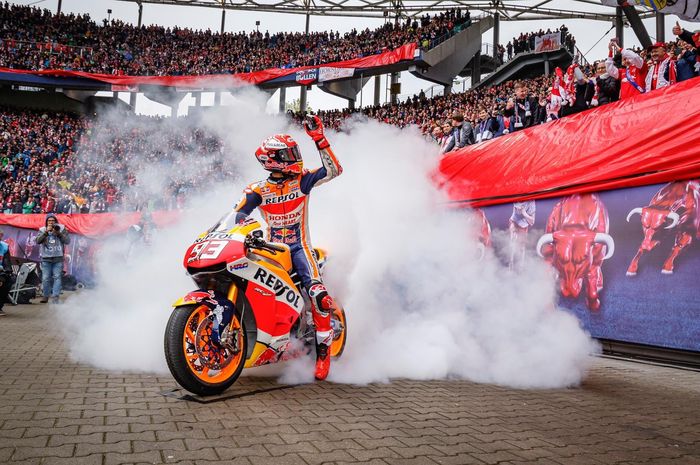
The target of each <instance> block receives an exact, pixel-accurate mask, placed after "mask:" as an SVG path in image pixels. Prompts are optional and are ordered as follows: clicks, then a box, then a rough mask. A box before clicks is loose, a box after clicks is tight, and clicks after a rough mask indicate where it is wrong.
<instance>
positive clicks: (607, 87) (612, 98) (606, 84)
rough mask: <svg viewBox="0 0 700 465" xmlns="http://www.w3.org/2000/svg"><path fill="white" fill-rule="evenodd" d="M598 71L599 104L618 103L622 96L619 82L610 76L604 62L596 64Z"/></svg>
mask: <svg viewBox="0 0 700 465" xmlns="http://www.w3.org/2000/svg"><path fill="white" fill-rule="evenodd" d="M595 70H596V74H597V77H596V89H597V98H596V101H597V104H598V105H606V104H608V103H611V102H616V101H617V99H618V98H619V96H620V86H619V81H618V80H617V79H615V78H614V77H612V76H610V74H608V72H607V69H606V67H605V62H604V61H599V62H597V63H596V64H595Z"/></svg>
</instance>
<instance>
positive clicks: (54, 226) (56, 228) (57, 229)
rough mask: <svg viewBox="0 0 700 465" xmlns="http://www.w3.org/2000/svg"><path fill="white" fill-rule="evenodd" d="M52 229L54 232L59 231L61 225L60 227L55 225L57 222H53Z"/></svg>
mask: <svg viewBox="0 0 700 465" xmlns="http://www.w3.org/2000/svg"><path fill="white" fill-rule="evenodd" d="M53 230H54V231H56V232H60V231H61V227H60V226H59V225H57V224H54V225H53Z"/></svg>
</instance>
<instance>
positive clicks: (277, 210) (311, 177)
mask: <svg viewBox="0 0 700 465" xmlns="http://www.w3.org/2000/svg"><path fill="white" fill-rule="evenodd" d="M319 153H320V155H321V162H322V164H323V166H322V167H321V168H317V169H315V170H310V171H309V170H304V172H303V173H301V174H297V175H287V176H285V177H283V178H275V177H272V176H270V177H269V178H267V179H266V180H265V181H260V182H256V183H253V184H251V185H250V186H248V187H247V188H246V189H245V191H244V196H243V198H242V199H241V200H240V201H239V202H238V204H237V205H236V207H235V210H236V211H237V212H238V214H237V215H236V222H240V221H243V220H244V219H245V218H246V217H247V216H248V215H250V214H251V213H252V212H253V210H255V208H259V209H260V212H261V213H262V215H263V218H264V220H265V222H267V225H268V237H269V240H270V241H272V242H281V243H283V244H287V245H288V246H289V248H290V251H291V254H292V264H293V267H294V271H296V272H297V274H298V275H299V277H300V279H301V284H302V286H303V287H304V288H305V289H306V291H307V293H308V294H309V298H310V300H311V304H312V307H313V310H314V323H315V325H316V339H317V343H319V344H326V345H330V342H331V338H332V332H331V326H330V310H331V309H332V308H333V301H332V299H331V297H330V296H329V295H328V292H327V291H326V288H325V286H324V285H323V282H322V281H321V276H320V274H319V269H318V264H317V263H316V258H315V257H314V254H313V247H312V245H311V236H310V235H309V221H308V216H309V213H308V211H309V195H310V193H311V190H312V189H313V188H314V187H317V186H320V185H321V184H323V183H325V182H328V181H330V180H331V179H333V178H335V177H337V176H339V175H340V173H342V172H343V168H342V167H341V166H340V163H338V160H337V158H336V157H335V154H334V153H333V151H332V150H331V148H330V147H327V148H324V149H321V150H319Z"/></svg>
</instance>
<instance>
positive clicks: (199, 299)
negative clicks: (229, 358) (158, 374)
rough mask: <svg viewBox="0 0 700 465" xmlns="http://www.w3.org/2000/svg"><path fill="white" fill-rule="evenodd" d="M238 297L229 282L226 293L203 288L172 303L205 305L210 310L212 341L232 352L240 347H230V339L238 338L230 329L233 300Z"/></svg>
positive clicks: (233, 310) (177, 304)
mask: <svg viewBox="0 0 700 465" xmlns="http://www.w3.org/2000/svg"><path fill="white" fill-rule="evenodd" d="M236 297H238V288H237V287H236V286H235V284H231V286H230V287H229V289H228V292H227V295H225V296H224V295H223V294H222V293H221V292H218V291H216V290H203V289H198V290H196V291H192V292H189V293H188V294H186V295H185V296H184V297H181V298H180V299H178V300H177V301H176V302H175V303H173V307H174V308H178V307H182V306H185V305H196V304H200V305H206V306H207V307H209V309H210V310H211V311H212V314H213V318H214V321H213V322H212V323H213V324H212V333H211V340H212V342H213V343H214V344H215V345H217V346H219V347H223V346H225V347H228V348H229V349H231V350H233V351H234V352H235V351H237V350H239V349H240V348H236V347H232V346H231V343H232V342H231V341H236V340H238V339H237V338H236V337H235V336H236V335H235V334H233V332H232V331H231V328H230V325H231V321H232V319H233V315H234V312H235V311H236V308H235V306H234V304H233V302H235V301H236Z"/></svg>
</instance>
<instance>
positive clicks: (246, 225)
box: [183, 212, 260, 274]
mask: <svg viewBox="0 0 700 465" xmlns="http://www.w3.org/2000/svg"><path fill="white" fill-rule="evenodd" d="M234 218H235V212H234V214H229V215H227V216H225V217H223V218H222V219H221V220H219V222H217V223H216V224H215V225H214V226H213V227H212V228H210V229H209V230H208V231H206V232H204V233H202V234H200V235H199V237H197V239H195V241H194V242H193V243H192V245H190V246H189V247H188V249H187V252H186V253H185V257H184V259H183V265H184V267H185V268H186V269H187V271H188V272H189V273H190V274H194V273H197V272H201V271H210V270H213V269H217V268H221V269H222V270H223V269H224V268H225V266H226V264H227V263H230V262H233V261H237V260H239V259H242V258H244V257H245V254H246V252H245V246H244V244H243V243H244V241H245V237H246V236H247V235H248V234H250V233H251V232H253V231H255V230H257V229H260V223H258V222H257V221H254V220H246V221H245V222H243V223H241V224H237V223H235V222H234V221H233V219H234Z"/></svg>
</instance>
